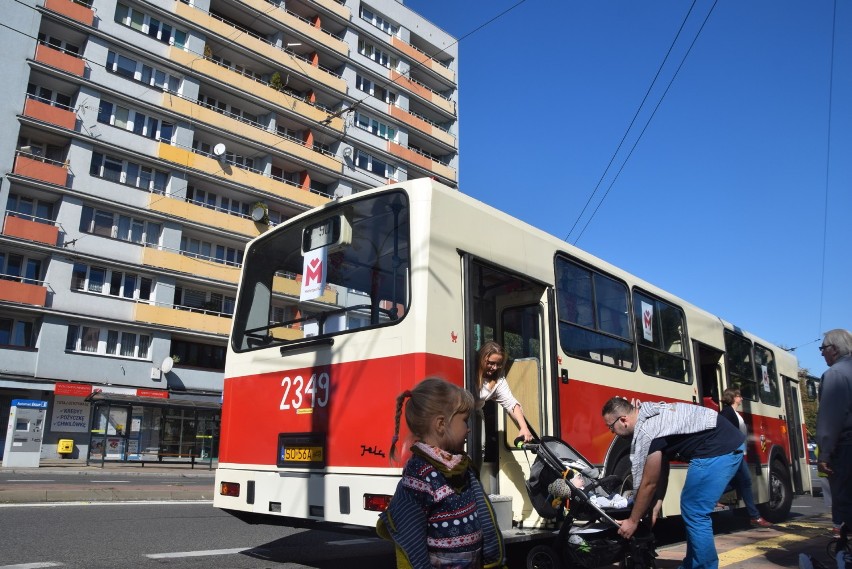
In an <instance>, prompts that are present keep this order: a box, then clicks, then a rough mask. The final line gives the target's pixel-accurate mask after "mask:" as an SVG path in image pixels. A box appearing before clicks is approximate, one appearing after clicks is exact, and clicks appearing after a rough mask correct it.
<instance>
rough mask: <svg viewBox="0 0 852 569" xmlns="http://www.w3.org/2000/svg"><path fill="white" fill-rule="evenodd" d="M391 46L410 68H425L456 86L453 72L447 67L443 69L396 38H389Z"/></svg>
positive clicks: (436, 62) (428, 56)
mask: <svg viewBox="0 0 852 569" xmlns="http://www.w3.org/2000/svg"><path fill="white" fill-rule="evenodd" d="M391 45H392V46H393V47H395V48H396V49H398V50H399V51H400V52H401V53H402V54H403V55H405V56H406V57H407V58H408V59H409V60H410V61H411V66H412V67H417V66H420V67H425V68H426V69H428V70H429V71H431V72H432V73H434V74H435V75H439V76H440V77H442V78H444V79H446V80H447V81H449V82H451V83H452V84H453V85H455V84H456V73H455V71H453V70H452V69H449V68H448V67H445V66H444V65H441V63H440V62H438V61H436V60H435V59H433V58H432V57H431V56H430V55H427V54H425V53H423V52H422V51H420V50H419V49H417V48H416V47H414V46H413V45H411V44H410V43H406V42H404V41H402V40H401V39H399V38H398V37H396V36H392V37H391Z"/></svg>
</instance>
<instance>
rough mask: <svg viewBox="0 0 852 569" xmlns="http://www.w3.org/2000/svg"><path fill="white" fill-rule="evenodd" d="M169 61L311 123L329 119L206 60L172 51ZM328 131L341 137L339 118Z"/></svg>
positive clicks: (265, 85)
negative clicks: (289, 111) (258, 98)
mask: <svg viewBox="0 0 852 569" xmlns="http://www.w3.org/2000/svg"><path fill="white" fill-rule="evenodd" d="M178 4H180V3H178ZM279 51H280V50H279ZM281 53H283V52H281ZM169 59H170V60H171V61H173V62H175V63H177V64H180V65H183V66H185V67H187V68H189V69H192V70H194V71H197V72H198V73H201V74H203V75H205V76H207V77H209V78H210V79H212V80H213V82H214V83H224V84H226V85H230V86H233V87H234V88H236V89H239V90H241V91H243V92H244V93H249V94H251V95H253V96H254V95H256V96H258V97H260V98H262V99H264V100H266V101H269V103H271V104H273V105H277V106H279V107H281V108H284V109H287V110H292V112H294V113H297V114H299V115H301V116H303V117H305V118H306V119H308V120H309V121H311V122H323V121H324V120H326V119H327V118H328V115H329V113H328V111H326V110H325V109H322V108H320V107H317V106H315V105H312V104H310V103H308V102H305V101H303V100H301V99H298V98H296V97H293V96H292V95H289V94H287V93H285V92H280V91H278V90H276V89H273V88H272V87H270V86H269V84H268V83H264V82H262V81H257V80H255V79H253V78H251V77H247V76H245V75H242V74H240V73H237V72H236V71H233V70H231V69H229V68H227V67H222V66H220V65H218V64H216V63H214V62H213V61H211V60H209V59H199V58H198V56H196V55H195V54H192V53H189V52H187V51H184V50H182V49H178V48H174V47H173V48H171V49H170V50H169ZM167 99H168V97H165V96H164V101H165V100H167ZM328 127H329V128H332V129H334V130H336V131H337V132H339V133H341V134H342V133H343V119H342V118H340V117H335V118H333V119H332V120H331V121H330V122H329V123H328Z"/></svg>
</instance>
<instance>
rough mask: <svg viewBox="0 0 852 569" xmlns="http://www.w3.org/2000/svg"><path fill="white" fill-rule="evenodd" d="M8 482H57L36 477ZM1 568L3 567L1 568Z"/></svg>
mask: <svg viewBox="0 0 852 569" xmlns="http://www.w3.org/2000/svg"><path fill="white" fill-rule="evenodd" d="M6 482H56V480H36V479H33V478H30V479H28V480H7V481H6ZM0 569H2V568H0Z"/></svg>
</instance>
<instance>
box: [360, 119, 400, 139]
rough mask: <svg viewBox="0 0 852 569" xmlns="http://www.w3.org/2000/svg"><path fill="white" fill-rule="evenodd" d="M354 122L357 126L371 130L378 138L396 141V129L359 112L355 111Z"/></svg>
mask: <svg viewBox="0 0 852 569" xmlns="http://www.w3.org/2000/svg"><path fill="white" fill-rule="evenodd" d="M355 124H356V125H357V126H358V128H362V129H364V130H366V131H369V132H372V133H373V134H375V135H376V136H378V137H380V138H384V139H385V140H390V141H392V142H396V140H397V137H396V129H395V128H394V127H392V126H388V125H387V124H385V123H383V122H380V121H378V120H376V119H375V118H372V117H370V116H369V115H365V114H364V113H361V112H356V113H355Z"/></svg>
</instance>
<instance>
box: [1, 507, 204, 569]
mask: <svg viewBox="0 0 852 569" xmlns="http://www.w3.org/2000/svg"><path fill="white" fill-rule="evenodd" d="M212 503H213V500H125V501H120V500H110V501H103V502H31V503H29V504H0V508H55V507H57V506H184V505H197V504H212ZM0 569H6V568H5V567H3V566H2V565H0Z"/></svg>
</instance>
